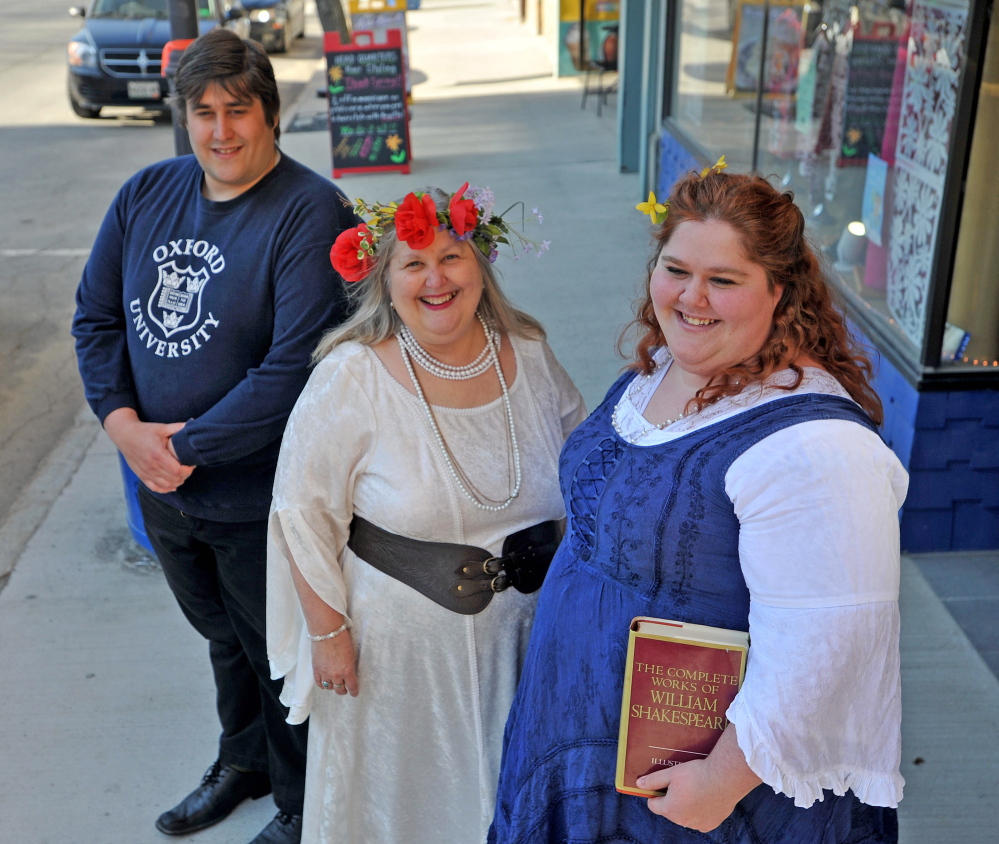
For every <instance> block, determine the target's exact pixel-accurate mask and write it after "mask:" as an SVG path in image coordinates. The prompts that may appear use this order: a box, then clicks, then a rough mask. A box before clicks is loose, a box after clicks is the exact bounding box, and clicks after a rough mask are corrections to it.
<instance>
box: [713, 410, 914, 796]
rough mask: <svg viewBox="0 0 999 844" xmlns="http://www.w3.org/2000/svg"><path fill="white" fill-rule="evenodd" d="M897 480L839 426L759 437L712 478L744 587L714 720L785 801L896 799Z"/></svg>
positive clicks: (856, 432) (901, 488)
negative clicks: (742, 645)
mask: <svg viewBox="0 0 999 844" xmlns="http://www.w3.org/2000/svg"><path fill="white" fill-rule="evenodd" d="M907 484H908V478H907V475H906V473H905V470H904V469H903V468H902V466H901V464H900V463H899V462H898V459H897V458H896V457H895V455H894V454H893V453H892V452H891V451H890V450H889V449H888V448H887V447H886V446H885V445H884V444H883V443H882V442H881V440H880V439H879V438H878V437H877V436H876V435H875V434H873V433H872V432H870V431H868V430H866V429H864V428H862V427H860V426H858V425H857V424H856V423H853V422H847V421H842V420H822V421H812V422H804V423H801V424H798V425H793V426H791V427H789V428H786V429H784V430H782V431H779V432H777V433H775V434H772V435H771V436H769V437H767V438H766V439H764V440H762V441H761V442H759V443H758V444H756V445H754V446H753V447H751V448H749V449H747V450H746V451H745V452H744V453H743V454H742V455H741V456H740V457H739V458H737V459H736V460H735V461H734V462H733V463H732V466H731V467H730V469H729V471H728V473H727V474H726V477H725V487H726V492H727V493H728V496H729V498H731V500H732V502H733V504H734V506H735V512H736V515H737V516H738V518H739V523H740V533H739V556H740V561H741V565H742V570H743V574H744V575H745V578H746V583H747V585H748V586H749V591H750V613H749V634H750V650H749V659H748V662H747V667H746V680H745V683H744V685H743V687H742V690H741V691H740V692H739V695H738V696H737V697H736V699H735V701H733V703H732V705H731V707H729V710H728V713H727V716H728V718H729V720H730V721H731V722H732V723H734V724H735V725H736V732H737V735H738V740H739V746H740V748H741V749H742V751H743V753H744V754H745V756H746V760H747V762H748V764H749V767H750V768H751V769H752V770H753V771H754V773H756V775H757V776H759V777H760V778H761V779H763V781H764V782H766V783H767V784H768V785H770V786H771V787H772V788H773V789H774V790H775V791H779V792H781V793H783V794H786V795H788V796H789V797H792V798H793V799H794V803H795V805H796V806H801V807H807V806H810V805H811V804H812V803H813V802H815V801H816V800H822V790H823V789H830V790H832V791H833V793H835V794H845V793H846V791H847V789H853V791H854V793H855V794H856V795H857V797H858V798H859V799H860V800H861V801H863V802H864V803H868V804H870V805H874V806H892V807H894V806H896V805H897V804H898V801H899V800H900V799H901V797H902V786H903V785H904V780H903V779H902V776H901V775H900V774H899V763H900V761H901V732H900V723H901V689H900V685H901V681H900V673H899V644H898V643H899V615H898V583H899V529H898V510H899V508H900V507H901V505H902V502H903V501H904V499H905V493H906V489H907Z"/></svg>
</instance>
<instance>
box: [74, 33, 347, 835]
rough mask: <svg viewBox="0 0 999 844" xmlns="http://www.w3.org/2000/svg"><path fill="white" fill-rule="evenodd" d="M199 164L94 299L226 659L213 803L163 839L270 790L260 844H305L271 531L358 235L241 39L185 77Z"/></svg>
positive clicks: (92, 379)
mask: <svg viewBox="0 0 999 844" xmlns="http://www.w3.org/2000/svg"><path fill="white" fill-rule="evenodd" d="M176 85H177V94H178V97H177V102H176V103H175V109H176V114H177V118H178V119H179V120H180V122H181V125H185V126H186V127H187V131H188V134H189V136H190V139H191V146H192V148H193V149H194V155H193V156H183V157H179V158H174V159H171V160H169V161H164V162H161V163H159V164H155V165H153V166H151V167H148V168H146V169H145V170H143V171H141V172H140V173H138V174H137V175H135V176H133V177H132V178H131V179H129V180H128V182H126V183H125V185H124V187H122V189H121V190H120V191H119V193H118V196H117V197H116V198H115V201H114V204H113V205H112V206H111V208H110V210H109V211H108V213H107V216H106V217H105V219H104V223H103V224H102V226H101V229H100V232H99V233H98V235H97V240H96V242H95V243H94V248H93V251H92V252H91V255H90V259H89V260H88V262H87V266H86V268H85V269H84V272H83V278H82V280H81V282H80V286H79V289H78V291H77V311H76V317H75V319H74V322H73V334H74V336H75V337H76V348H77V356H78V359H79V366H80V373H81V375H82V376H83V382H84V386H85V390H86V396H87V401H88V402H89V403H90V406H91V408H93V410H94V413H96V414H97V416H98V418H99V419H100V420H101V422H102V424H103V426H104V430H105V431H106V432H107V434H108V436H109V437H110V438H111V440H112V441H113V442H114V444H115V445H116V446H117V447H118V449H119V450H120V451H121V453H122V454H123V455H124V457H125V459H126V460H127V461H128V464H129V466H131V468H132V469H133V471H134V472H135V473H136V474H137V475H138V477H139V479H140V480H141V481H142V486H140V489H139V503H140V505H141V508H142V513H143V517H144V519H145V527H146V533H147V535H148V537H149V539H150V542H151V543H152V545H153V547H154V549H155V551H156V555H157V557H158V558H159V561H160V564H161V565H162V567H163V571H164V574H165V575H166V579H167V582H168V584H169V585H170V588H171V589H172V590H173V592H174V595H175V596H176V598H177V601H178V602H179V603H180V606H181V609H182V610H183V612H184V614H185V615H186V616H187V618H188V620H189V621H190V623H191V624H192V625H193V626H194V627H195V629H196V630H197V631H198V632H199V633H201V634H202V635H203V636H204V637H205V638H206V639H207V640H208V641H209V653H210V657H211V662H212V668H213V671H214V675H215V683H216V687H217V692H218V695H217V701H218V703H217V705H218V713H219V718H220V720H221V722H222V734H221V738H220V741H219V749H218V758H217V761H216V762H215V763H214V764H213V765H212V767H211V768H210V769H209V770H208V772H207V773H206V774H205V776H204V778H203V780H202V782H201V785H200V786H198V787H197V788H196V789H195V790H194V791H192V792H191V793H190V794H189V795H188V796H187V797H186V798H185V799H184V800H182V801H181V802H180V803H179V804H178V805H177V806H175V807H174V808H173V809H171V810H170V811H168V812H165V813H164V814H162V815H161V816H160V817H159V819H158V820H157V821H156V826H157V828H158V829H159V830H160V831H161V832H164V833H166V834H167V835H184V834H187V833H190V832H194V831H196V830H199V829H203V828H205V827H207V826H210V825H212V824H214V823H217V822H218V821H221V820H222V819H223V818H225V817H226V816H227V815H228V814H229V813H230V812H232V810H233V809H234V808H235V807H236V806H237V805H238V804H239V803H240V802H241V801H242V800H244V799H245V798H247V797H254V798H256V797H260V796H262V795H265V794H267V793H269V792H271V791H272V790H273V795H274V802H275V803H276V805H277V807H278V809H279V810H280V811H279V812H278V814H277V816H276V817H275V818H274V820H273V821H271V823H270V824H269V825H268V826H267V827H266V828H265V829H264V830H263V831H262V832H261V833H260V835H258V836H257V837H256V838H254V839H253V842H252V844H287V843H288V842H295V844H297V842H299V841H300V839H301V814H302V800H303V794H304V780H305V751H306V739H307V734H306V726H305V725H301V726H297V727H293V726H290V725H289V724H287V723H285V716H286V710H285V709H284V707H283V706H282V705H281V703H280V701H279V699H278V695H279V693H280V690H281V686H280V683H279V682H276V681H273V680H271V679H270V672H269V668H268V663H267V652H266V642H265V632H264V620H265V609H264V607H265V594H264V593H265V572H266V565H265V562H266V537H267V521H266V520H267V515H268V509H269V506H270V500H271V485H272V483H273V479H274V469H275V465H276V463H277V457H278V449H279V447H280V444H281V435H282V433H283V431H284V427H285V422H286V420H287V418H288V414H289V413H290V412H291V409H292V406H293V405H294V403H295V400H296V398H297V397H298V394H299V392H300V391H301V390H302V387H303V386H304V385H305V381H306V378H307V375H308V372H307V367H308V362H309V356H310V353H311V351H312V349H313V348H315V346H316V343H317V342H318V340H319V338H320V337H321V335H322V333H323V332H324V331H325V330H327V329H329V328H331V327H332V326H334V325H335V324H337V323H338V322H339V321H341V320H342V319H343V318H344V317H345V316H346V305H345V296H344V290H343V283H342V280H341V279H340V277H339V276H337V275H336V274H335V273H334V271H333V270H332V268H331V266H330V262H329V257H328V255H329V250H330V246H331V245H332V244H333V241H334V240H335V239H336V236H337V235H338V234H339V233H340V232H341V231H342V230H343V229H346V228H350V227H351V226H353V225H355V224H356V220H355V218H354V215H353V212H352V211H351V210H350V208H349V206H348V205H347V204H346V203H345V202H344V199H343V195H342V194H341V193H340V192H339V190H338V189H337V188H336V187H335V186H334V185H333V184H332V183H331V182H329V181H328V180H326V179H324V178H322V177H321V176H319V175H318V174H316V173H314V172H312V171H311V170H309V169H307V168H305V167H303V166H301V165H300V164H298V163H297V162H295V161H293V160H292V159H290V158H288V156H286V155H284V154H283V153H282V152H281V151H280V149H279V148H278V146H277V139H278V135H279V133H280V127H279V123H278V111H279V100H278V90H277V84H276V82H275V80H274V72H273V69H272V68H271V64H270V61H269V60H268V58H267V56H266V54H265V53H264V51H263V50H262V49H261V48H260V47H259V46H258V45H255V44H253V43H252V42H244V41H242V40H240V39H239V38H238V37H237V36H236V35H234V34H233V33H231V32H228V31H227V30H224V29H217V30H213V31H211V32H209V33H208V34H206V35H204V36H202V37H201V38H199V39H198V40H197V41H195V42H194V44H192V45H191V46H190V47H189V48H188V49H187V50H186V51H185V54H184V57H183V59H182V60H181V62H180V65H179V67H178V69H177V75H176Z"/></svg>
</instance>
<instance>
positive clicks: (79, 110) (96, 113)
mask: <svg viewBox="0 0 999 844" xmlns="http://www.w3.org/2000/svg"><path fill="white" fill-rule="evenodd" d="M69 107H70V108H71V109H73V114H75V115H76V116H77V117H86V118H88V119H93V118H95V117H100V116H101V109H100V106H97V107H96V108H93V107H91V106H85V105H83V104H82V103H78V102H77V101H76V99H75V98H74V97H73V92H72V91H70V92H69Z"/></svg>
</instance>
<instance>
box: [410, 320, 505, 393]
mask: <svg viewBox="0 0 999 844" xmlns="http://www.w3.org/2000/svg"><path fill="white" fill-rule="evenodd" d="M475 315H476V316H477V317H478V318H479V322H480V323H481V324H482V330H483V331H484V332H485V335H486V345H485V346H484V347H483V349H482V351H481V352H480V353H479V356H478V357H477V358H476V359H475V360H473V361H472V362H471V363H468V364H465V365H464V366H452V365H451V364H449V363H444V362H443V361H439V360H437V358H435V357H432V356H431V355H430V353H429V352H428V351H427V350H426V349H424V348H423V346H421V345H420V344H419V341H417V339H416V338H415V337H414V336H413V332H412V331H410V330H409V327H408V326H407V325H403V326H402V327H400V329H399V333H398V335H397V336H398V338H399V345H400V346H402V347H404V348H405V349H406V351H407V352H409V356H410V357H411V358H412V359H413V360H414V361H415V362H416V364H417V365H418V366H419V367H420V369H423V370H425V371H426V372H429V373H430V374H431V375H436V376H437V377H438V378H445V379H447V380H448V381H467V380H469V379H471V378H478V377H479V376H480V375H481V374H482V373H483V372H487V371H488V370H490V369H492V367H493V359H492V348H493V345H495V346H496V350H497V351H498V350H499V347H500V333H499V332H498V331H495V330H493V329H490V328H489V326H487V325H486V322H485V320H484V319H483V318H482V316H481V315H480V314H479V313H478V312H476V314H475Z"/></svg>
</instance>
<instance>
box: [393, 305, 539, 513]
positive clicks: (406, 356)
mask: <svg viewBox="0 0 999 844" xmlns="http://www.w3.org/2000/svg"><path fill="white" fill-rule="evenodd" d="M479 320H480V321H482V317H479ZM482 325H483V328H485V327H486V326H485V322H483V323H482ZM401 334H402V332H401V331H400V332H399V334H397V335H396V336H397V337H398V338H399V351H400V352H401V353H402V360H403V363H405V364H406V371H407V372H408V373H409V378H410V380H411V381H412V382H413V388H414V389H415V390H416V397H417V398H418V399H419V400H420V404H421V405H423V410H424V412H425V413H426V414H427V419H429V420H430V427H431V429H432V430H433V432H434V438H435V439H436V440H437V447H438V448H439V449H440V451H441V454H442V455H444V462H445V463H446V464H447V468H448V472H449V473H450V474H451V479H452V480H453V481H454V482H455V484H456V485H457V487H458V489H460V490H461V492H462V494H463V495H464V496H465V497H466V498H467V499H468V500H469V501H471V502H472V504H474V505H475V506H476V507H478V508H479V509H480V510H489V511H491V512H498V511H500V510H505V509H506V508H507V507H509V506H510V505H511V504H512V503H513V501H514V499H515V498H516V497H517V496H518V495H520V482H521V473H520V450H519V449H518V448H517V432H516V430H514V427H513V408H512V407H511V405H510V391H509V390H508V389H507V386H506V379H505V378H504V377H503V369H502V367H501V366H500V362H499V354H498V349H499V340H498V332H490V331H489V330H488V329H486V348H487V349H488V350H489V354H488V356H487V360H488V362H489V363H490V365H492V366H493V367H495V369H496V374H497V375H498V376H499V382H500V389H501V390H502V391H503V405H504V407H505V408H506V419H507V426H508V434H509V437H508V442H509V443H510V446H511V450H512V453H513V473H514V484H513V491H512V492H511V493H510V495H509V496H508V497H507V498H506V499H505V500H504V501H494V500H493V499H492V498H489V497H487V496H485V495H483V494H482V493H481V492H479V491H478V490H477V489H475V485H474V484H473V483H472V482H471V481H470V480H469V478H468V476H467V475H466V474H465V472H464V471H462V469H461V467H460V466H459V465H458V462H457V461H456V460H455V459H454V455H452V454H451V450H450V449H449V448H448V447H447V443H446V442H445V441H444V435H443V434H442V433H441V429H440V427H439V426H438V424H437V420H436V419H435V418H434V412H433V410H432V409H431V407H430V403H429V402H428V401H427V399H426V397H425V396H424V395H423V390H422V388H421V387H420V382H419V381H418V380H416V371H415V370H414V369H413V364H412V363H411V361H410V353H409V347H408V346H407V345H406V343H405V342H404V341H403V340H402V337H401ZM428 357H429V355H428ZM428 371H430V370H428ZM466 377H474V376H466ZM487 502H491V503H487Z"/></svg>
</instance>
